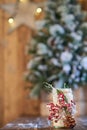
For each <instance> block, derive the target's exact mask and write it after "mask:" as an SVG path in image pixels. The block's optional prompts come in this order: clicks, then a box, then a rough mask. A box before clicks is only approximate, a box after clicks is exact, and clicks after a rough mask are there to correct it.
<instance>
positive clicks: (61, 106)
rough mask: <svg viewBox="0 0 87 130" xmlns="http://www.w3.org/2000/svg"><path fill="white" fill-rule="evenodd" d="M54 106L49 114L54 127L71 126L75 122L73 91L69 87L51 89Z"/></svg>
mask: <svg viewBox="0 0 87 130" xmlns="http://www.w3.org/2000/svg"><path fill="white" fill-rule="evenodd" d="M52 96H53V104H54V107H53V108H52V106H51V108H52V111H51V112H50V114H51V115H52V114H54V116H53V117H52V121H51V122H52V126H53V127H55V128H73V127H74V126H75V125H76V123H75V119H74V115H75V112H76V105H75V103H74V101H73V93H72V90H71V88H64V89H58V90H57V89H55V88H53V91H52ZM53 109H54V111H53Z"/></svg>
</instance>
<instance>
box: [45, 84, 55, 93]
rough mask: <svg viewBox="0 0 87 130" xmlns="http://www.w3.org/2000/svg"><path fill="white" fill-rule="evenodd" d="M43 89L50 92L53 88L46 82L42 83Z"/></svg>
mask: <svg viewBox="0 0 87 130" xmlns="http://www.w3.org/2000/svg"><path fill="white" fill-rule="evenodd" d="M43 86H44V89H45V90H47V91H48V92H52V89H53V86H52V85H51V84H49V83H47V82H44V83H43Z"/></svg>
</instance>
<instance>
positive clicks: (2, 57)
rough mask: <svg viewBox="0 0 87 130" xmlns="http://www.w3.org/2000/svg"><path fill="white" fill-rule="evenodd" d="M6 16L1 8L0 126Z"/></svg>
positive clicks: (1, 123)
mask: <svg viewBox="0 0 87 130" xmlns="http://www.w3.org/2000/svg"><path fill="white" fill-rule="evenodd" d="M2 2H4V1H3V0H0V4H1V3H2ZM4 16H5V14H4V12H3V11H2V10H0V126H2V125H3V119H4V62H5V61H4V47H5V40H4V24H5V23H4ZM2 25H3V26H2Z"/></svg>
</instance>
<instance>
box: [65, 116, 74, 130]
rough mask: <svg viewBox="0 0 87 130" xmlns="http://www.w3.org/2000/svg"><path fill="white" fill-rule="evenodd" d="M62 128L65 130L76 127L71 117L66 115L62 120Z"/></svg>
mask: <svg viewBox="0 0 87 130" xmlns="http://www.w3.org/2000/svg"><path fill="white" fill-rule="evenodd" d="M63 122H64V126H65V127H67V128H73V127H74V126H75V125H76V122H75V119H74V118H73V117H72V115H67V116H66V117H65V119H64V121H63Z"/></svg>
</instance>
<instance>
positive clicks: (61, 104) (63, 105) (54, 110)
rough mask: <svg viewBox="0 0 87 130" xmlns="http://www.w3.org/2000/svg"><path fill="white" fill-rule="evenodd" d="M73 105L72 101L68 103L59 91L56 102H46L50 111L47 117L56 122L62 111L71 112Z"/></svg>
mask: <svg viewBox="0 0 87 130" xmlns="http://www.w3.org/2000/svg"><path fill="white" fill-rule="evenodd" d="M73 105H75V103H74V101H72V100H71V103H68V101H67V99H66V97H65V96H64V94H63V93H62V92H60V93H59V94H58V104H56V105H55V104H54V103H49V104H47V106H48V108H49V112H50V115H49V117H48V119H49V120H54V121H55V122H58V120H59V119H60V118H62V117H63V115H64V113H68V114H72V106H73Z"/></svg>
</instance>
